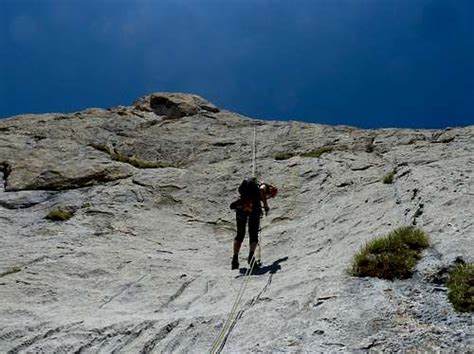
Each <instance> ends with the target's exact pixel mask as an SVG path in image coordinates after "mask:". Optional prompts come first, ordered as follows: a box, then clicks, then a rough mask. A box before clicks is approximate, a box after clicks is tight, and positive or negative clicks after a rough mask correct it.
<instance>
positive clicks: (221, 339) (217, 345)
mask: <svg viewBox="0 0 474 354" xmlns="http://www.w3.org/2000/svg"><path fill="white" fill-rule="evenodd" d="M256 137H257V126H254V136H253V149H252V155H253V158H252V174H253V177H256V140H257V139H256ZM292 180H293V181H295V180H297V174H296V171H295V172H294V173H293V178H292ZM295 186H297V184H296V183H295ZM296 198H297V196H296V193H295V197H294V198H293V200H292V207H291V210H292V211H293V212H294V209H295V207H296V202H297V200H296ZM260 230H261V229H260ZM261 243H262V235H261V234H260V237H259V241H258V243H257V255H256V256H254V257H253V258H252V259H251V262H250V265H249V268H248V269H247V271H246V272H245V275H244V280H243V282H242V284H241V286H240V289H239V292H238V293H237V297H236V298H235V301H234V304H233V306H232V309H231V311H230V313H229V316H228V317H227V320H226V322H225V323H224V326H223V327H222V330H221V332H220V333H219V336H218V337H217V339H216V340H215V341H214V343H213V346H212V349H211V354H219V353H220V352H221V351H222V349H223V348H224V345H225V343H226V341H227V338H228V336H229V334H230V331H229V330H230V329H231V328H232V324H233V323H234V321H235V320H236V318H237V316H238V313H239V311H237V310H238V309H239V307H240V303H241V301H242V298H243V295H244V293H245V290H246V288H247V285H248V283H249V281H250V278H251V274H252V273H253V270H254V268H255V265H256V263H257V259H258V260H259V261H260V260H261Z"/></svg>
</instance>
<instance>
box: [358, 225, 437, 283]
mask: <svg viewBox="0 0 474 354" xmlns="http://www.w3.org/2000/svg"><path fill="white" fill-rule="evenodd" d="M429 244H430V242H429V238H428V236H427V235H426V234H425V233H424V232H423V231H422V230H420V229H417V228H414V227H412V226H406V227H400V228H398V229H395V230H393V231H392V232H390V233H389V234H387V235H386V236H384V237H381V238H376V239H373V240H371V241H369V242H368V243H367V244H366V245H365V247H364V248H362V250H361V251H359V253H357V254H356V255H355V256H354V258H353V261H352V274H353V275H355V276H360V277H365V276H370V277H377V278H383V279H389V280H393V279H405V278H409V277H410V276H411V275H412V274H413V268H414V266H415V265H416V262H417V260H418V259H419V258H420V257H421V251H422V250H423V249H425V248H427V247H428V246H429Z"/></svg>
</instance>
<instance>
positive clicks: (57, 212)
mask: <svg viewBox="0 0 474 354" xmlns="http://www.w3.org/2000/svg"><path fill="white" fill-rule="evenodd" d="M73 216H74V213H73V212H72V211H69V210H65V209H61V208H57V209H54V210H51V211H50V212H49V213H48V215H46V219H48V220H51V221H66V220H69V219H70V218H72V217H73Z"/></svg>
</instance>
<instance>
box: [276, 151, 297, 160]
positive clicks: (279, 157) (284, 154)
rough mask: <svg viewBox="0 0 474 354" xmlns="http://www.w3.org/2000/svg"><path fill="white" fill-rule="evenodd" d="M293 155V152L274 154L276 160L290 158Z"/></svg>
mask: <svg viewBox="0 0 474 354" xmlns="http://www.w3.org/2000/svg"><path fill="white" fill-rule="evenodd" d="M293 156H295V154H293V153H291V152H278V153H277V154H276V155H275V160H278V161H281V160H288V159H290V158H292V157H293Z"/></svg>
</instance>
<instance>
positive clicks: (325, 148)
mask: <svg viewBox="0 0 474 354" xmlns="http://www.w3.org/2000/svg"><path fill="white" fill-rule="evenodd" d="M333 150H334V147H332V146H322V147H320V148H318V149H315V150H311V151H307V152H303V153H302V154H301V156H303V157H320V156H321V155H322V154H325V153H327V152H331V151H333Z"/></svg>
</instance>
